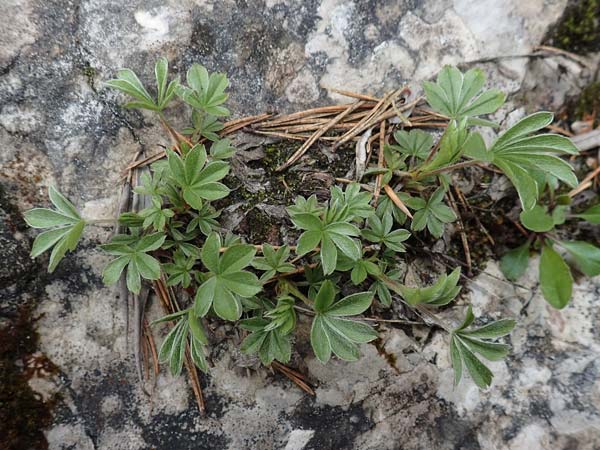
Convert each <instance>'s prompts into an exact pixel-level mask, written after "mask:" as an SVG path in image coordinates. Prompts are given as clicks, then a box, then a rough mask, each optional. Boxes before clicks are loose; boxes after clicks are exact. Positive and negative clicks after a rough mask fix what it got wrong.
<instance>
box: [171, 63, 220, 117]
mask: <svg viewBox="0 0 600 450" xmlns="http://www.w3.org/2000/svg"><path fill="white" fill-rule="evenodd" d="M187 83H188V85H189V87H185V86H181V85H180V86H178V88H177V95H178V96H179V97H181V99H182V100H183V101H184V102H186V103H187V104H189V105H190V106H191V107H193V108H195V109H197V110H200V111H204V112H205V113H207V114H210V115H212V116H215V117H223V116H228V115H229V110H227V108H225V107H224V106H221V105H223V103H225V101H227V98H228V94H226V93H225V89H227V86H229V81H228V80H227V77H226V76H225V75H224V74H221V73H212V74H210V75H209V73H208V71H207V70H206V68H205V67H203V66H201V65H200V64H193V65H192V67H190V69H189V70H188V72H187Z"/></svg>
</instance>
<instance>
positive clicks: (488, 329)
mask: <svg viewBox="0 0 600 450" xmlns="http://www.w3.org/2000/svg"><path fill="white" fill-rule="evenodd" d="M515 325H516V322H515V321H514V320H510V319H501V320H496V321H495V322H491V323H488V324H487V325H484V326H482V327H479V328H474V329H470V330H464V329H462V330H459V331H460V334H461V336H469V337H473V338H480V339H493V338H499V337H502V336H506V335H507V334H509V333H510V332H511V331H512V330H513V329H514V328H515Z"/></svg>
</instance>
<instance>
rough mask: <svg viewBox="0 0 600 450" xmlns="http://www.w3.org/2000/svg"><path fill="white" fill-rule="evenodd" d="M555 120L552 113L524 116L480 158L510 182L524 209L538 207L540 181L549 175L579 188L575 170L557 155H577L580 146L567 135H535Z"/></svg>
mask: <svg viewBox="0 0 600 450" xmlns="http://www.w3.org/2000/svg"><path fill="white" fill-rule="evenodd" d="M552 120H553V115H552V113H549V112H538V113H535V114H532V115H530V116H527V117H525V118H524V119H522V120H521V121H519V122H518V123H517V124H516V125H514V126H513V127H511V128H510V129H508V130H507V131H506V132H505V133H504V134H502V135H501V136H500V137H499V138H498V139H497V140H496V142H495V143H494V144H493V145H492V146H491V147H490V149H489V151H487V152H484V155H485V156H484V157H483V158H481V159H483V160H485V161H489V162H491V163H493V164H494V165H496V166H497V167H498V168H500V169H501V170H502V171H503V172H504V174H505V175H506V176H507V177H508V179H510V181H511V182H512V184H513V185H514V186H515V188H516V190H517V193H518V194H519V198H520V200H521V204H522V206H523V209H525V210H529V209H532V208H534V207H535V205H536V202H537V199H538V196H539V194H540V190H541V189H540V186H539V184H540V183H539V181H538V180H539V179H542V180H545V178H546V176H547V175H550V176H553V177H555V178H557V179H558V180H561V181H563V182H564V183H566V184H567V185H569V186H571V187H574V186H576V185H577V177H576V176H575V174H574V172H573V168H572V167H571V166H570V165H569V164H568V163H567V162H566V161H564V160H562V159H560V158H559V157H558V156H557V155H564V154H567V155H576V154H578V153H579V151H578V150H577V147H575V145H574V144H573V143H572V142H571V141H570V140H569V139H568V138H566V137H564V136H558V135H555V134H540V135H534V136H532V134H533V133H535V132H536V131H539V130H541V129H542V128H544V127H546V126H547V125H549V124H550V123H552ZM472 156H473V155H472ZM480 156H483V155H480Z"/></svg>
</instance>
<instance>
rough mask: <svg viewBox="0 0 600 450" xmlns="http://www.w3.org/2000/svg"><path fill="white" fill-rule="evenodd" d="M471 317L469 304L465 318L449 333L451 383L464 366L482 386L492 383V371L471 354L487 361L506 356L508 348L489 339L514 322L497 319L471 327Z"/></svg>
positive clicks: (508, 330) (505, 329)
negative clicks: (452, 371)
mask: <svg viewBox="0 0 600 450" xmlns="http://www.w3.org/2000/svg"><path fill="white" fill-rule="evenodd" d="M474 320H475V316H473V310H472V309H471V306H469V308H468V309H467V314H466V317H465V320H464V321H463V323H462V324H461V325H460V326H459V327H458V328H455V329H454V330H453V331H452V333H451V335H450V359H451V361H452V367H453V369H454V385H455V386H456V385H457V384H458V383H459V382H460V379H461V377H462V373H463V366H464V367H466V369H467V371H468V372H469V375H470V376H471V378H472V379H473V381H474V382H475V384H476V385H477V386H478V387H479V388H480V389H485V388H487V387H489V386H490V384H491V383H492V379H493V377H494V375H493V373H492V372H491V371H490V369H489V368H488V367H487V366H486V365H485V364H483V363H482V362H481V360H480V359H479V358H478V357H477V356H475V354H476V353H477V354H479V355H480V356H482V357H483V358H485V359H487V360H489V361H498V360H500V359H502V358H504V357H506V355H507V354H508V351H509V347H508V345H506V344H500V343H497V342H491V340H492V339H497V338H500V337H502V336H506V335H507V334H509V333H510V332H511V331H512V330H513V328H514V327H515V324H516V323H515V321H514V320H509V319H501V320H497V321H495V322H491V323H489V324H487V325H484V326H482V327H473V328H471V327H470V326H471V324H472V323H473V321H474Z"/></svg>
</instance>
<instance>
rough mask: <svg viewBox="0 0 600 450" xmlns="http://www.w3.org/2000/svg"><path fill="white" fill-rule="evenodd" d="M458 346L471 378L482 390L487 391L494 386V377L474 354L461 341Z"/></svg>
mask: <svg viewBox="0 0 600 450" xmlns="http://www.w3.org/2000/svg"><path fill="white" fill-rule="evenodd" d="M457 346H458V349H459V351H460V354H461V356H462V360H463V362H464V363H465V367H466V368H467V371H468V372H469V375H471V378H472V379H473V381H474V382H475V384H476V385H477V386H478V387H479V388H480V389H486V388H488V387H489V386H490V385H491V384H492V378H494V375H493V374H492V372H491V371H490V369H488V368H487V367H486V365H485V364H483V363H482V362H481V361H480V360H479V359H478V358H477V357H476V356H475V355H474V354H473V352H471V350H469V349H468V348H467V347H466V346H465V345H464V344H462V343H461V342H460V341H457Z"/></svg>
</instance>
